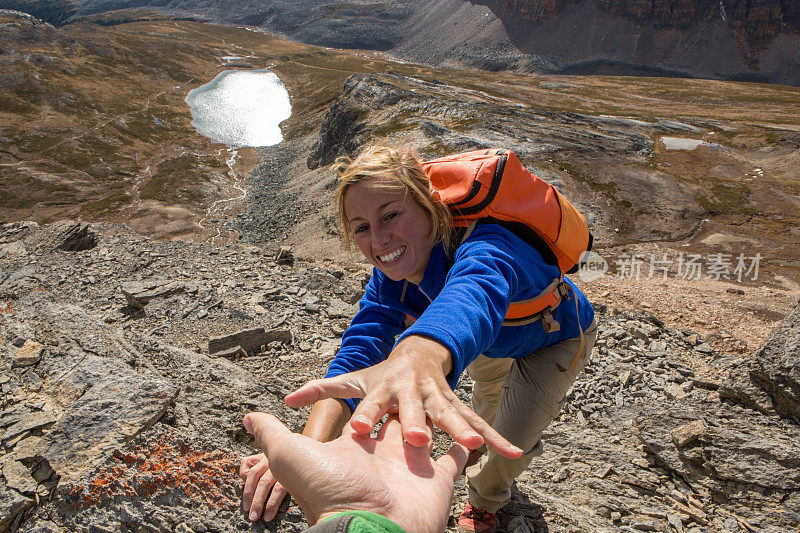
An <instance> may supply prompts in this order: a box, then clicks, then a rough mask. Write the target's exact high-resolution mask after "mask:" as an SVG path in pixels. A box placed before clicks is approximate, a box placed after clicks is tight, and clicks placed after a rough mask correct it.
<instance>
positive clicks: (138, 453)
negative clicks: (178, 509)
mask: <svg viewBox="0 0 800 533" xmlns="http://www.w3.org/2000/svg"><path fill="white" fill-rule="evenodd" d="M126 448H129V449H130V451H127V452H124V451H122V450H119V449H117V450H114V452H113V454H112V456H113V462H116V464H111V465H109V466H106V467H105V468H103V469H102V470H100V471H99V472H97V473H96V474H94V475H93V476H92V477H91V478H90V479H89V481H88V482H87V484H85V485H78V486H76V487H74V488H73V489H72V491H71V494H70V496H71V500H72V501H73V502H74V503H75V505H76V507H78V508H79V509H85V508H87V507H91V506H94V505H98V504H101V503H107V502H109V501H113V500H115V499H116V498H120V497H122V498H125V497H128V498H135V499H139V500H141V499H156V498H158V497H159V496H163V495H167V494H168V493H169V494H176V493H183V494H185V495H186V496H187V497H188V498H191V499H193V500H195V501H196V502H198V503H201V504H205V505H206V506H207V507H209V508H212V509H223V508H228V509H230V508H234V507H236V506H237V505H238V496H237V485H236V481H235V479H236V476H235V475H234V474H233V473H234V472H236V469H237V468H238V460H237V458H236V457H235V456H233V455H231V454H230V453H228V452H225V451H223V450H218V449H217V450H212V451H198V450H193V449H192V448H191V447H190V446H189V445H187V444H186V443H184V442H182V441H181V440H179V439H177V438H176V437H175V435H174V434H172V433H165V434H162V435H158V436H156V437H155V438H150V439H147V440H146V441H141V442H140V443H139V444H137V445H133V446H126Z"/></svg>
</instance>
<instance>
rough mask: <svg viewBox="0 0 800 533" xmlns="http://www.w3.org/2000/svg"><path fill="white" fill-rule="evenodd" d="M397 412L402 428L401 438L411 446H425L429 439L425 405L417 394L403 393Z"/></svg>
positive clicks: (429, 431)
mask: <svg viewBox="0 0 800 533" xmlns="http://www.w3.org/2000/svg"><path fill="white" fill-rule="evenodd" d="M398 404H399V409H398V414H399V416H400V424H401V425H402V429H403V439H404V440H405V441H406V442H407V443H409V444H410V445H412V446H417V447H422V446H426V445H427V444H428V443H429V442H430V441H431V430H430V428H429V427H428V423H427V418H428V416H427V415H426V414H425V406H424V405H423V403H422V399H421V398H420V397H419V396H415V395H412V394H404V395H402V397H401V398H400V400H399V402H398Z"/></svg>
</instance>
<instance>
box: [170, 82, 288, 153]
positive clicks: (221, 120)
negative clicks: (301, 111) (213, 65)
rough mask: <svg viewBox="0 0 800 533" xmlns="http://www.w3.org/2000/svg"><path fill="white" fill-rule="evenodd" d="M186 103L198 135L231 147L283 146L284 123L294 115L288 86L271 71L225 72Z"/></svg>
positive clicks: (189, 95)
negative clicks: (287, 89) (282, 126)
mask: <svg viewBox="0 0 800 533" xmlns="http://www.w3.org/2000/svg"><path fill="white" fill-rule="evenodd" d="M186 103H187V104H189V110H190V111H191V113H192V126H194V128H195V129H196V130H197V132H198V133H199V134H200V135H203V136H205V137H208V138H209V139H211V140H213V141H216V142H219V143H222V144H225V145H227V146H229V147H231V148H240V147H242V146H272V145H275V144H278V143H280V142H281V141H283V135H282V134H281V129H280V123H281V122H283V121H284V120H286V119H288V118H289V117H290V116H291V115H292V106H291V103H290V101H289V93H288V92H286V87H284V85H283V83H282V82H281V80H280V78H278V76H276V75H275V74H273V73H272V72H270V71H268V70H251V71H244V70H226V71H224V72H221V73H220V74H219V75H218V76H217V77H216V78H214V79H213V80H212V81H211V82H209V83H207V84H205V85H203V86H202V87H198V88H197V89H194V90H192V91H189V94H188V95H187V96H186Z"/></svg>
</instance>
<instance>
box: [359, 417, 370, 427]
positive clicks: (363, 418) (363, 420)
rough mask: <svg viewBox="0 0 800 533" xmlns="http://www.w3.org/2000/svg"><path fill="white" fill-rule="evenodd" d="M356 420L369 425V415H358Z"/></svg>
mask: <svg viewBox="0 0 800 533" xmlns="http://www.w3.org/2000/svg"><path fill="white" fill-rule="evenodd" d="M356 422H359V423H361V424H364V425H367V426H368V425H369V420H368V419H367V417H366V416H364V415H359V416H357V417H356Z"/></svg>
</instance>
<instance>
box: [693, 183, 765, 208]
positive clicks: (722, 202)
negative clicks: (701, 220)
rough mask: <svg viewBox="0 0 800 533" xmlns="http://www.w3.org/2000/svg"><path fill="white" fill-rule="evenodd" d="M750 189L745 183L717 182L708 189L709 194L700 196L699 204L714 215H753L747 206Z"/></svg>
mask: <svg viewBox="0 0 800 533" xmlns="http://www.w3.org/2000/svg"><path fill="white" fill-rule="evenodd" d="M749 194H750V187H748V186H747V185H745V184H743V183H722V182H717V183H714V184H713V185H711V187H709V189H708V194H705V195H700V196H698V198H697V202H698V203H699V204H700V206H701V207H702V208H703V209H705V210H706V211H708V212H709V213H710V214H712V215H733V214H752V213H753V212H754V211H753V210H752V209H751V208H749V207H748V206H747V198H748V196H749Z"/></svg>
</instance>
